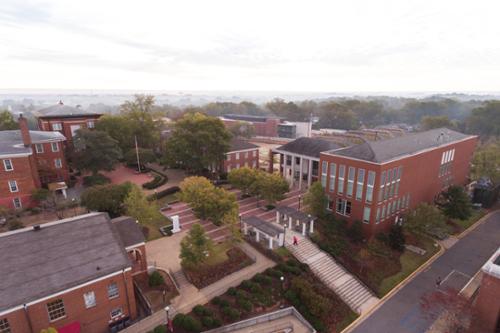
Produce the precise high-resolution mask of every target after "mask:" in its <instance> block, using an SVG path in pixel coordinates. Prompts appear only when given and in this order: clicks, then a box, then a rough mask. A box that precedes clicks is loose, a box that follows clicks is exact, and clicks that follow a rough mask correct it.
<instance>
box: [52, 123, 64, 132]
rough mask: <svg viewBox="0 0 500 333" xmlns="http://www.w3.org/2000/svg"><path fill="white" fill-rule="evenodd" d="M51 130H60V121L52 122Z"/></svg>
mask: <svg viewBox="0 0 500 333" xmlns="http://www.w3.org/2000/svg"><path fill="white" fill-rule="evenodd" d="M52 130H53V131H62V125H61V123H54V124H52Z"/></svg>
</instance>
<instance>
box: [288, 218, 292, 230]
mask: <svg viewBox="0 0 500 333" xmlns="http://www.w3.org/2000/svg"><path fill="white" fill-rule="evenodd" d="M288 229H289V230H292V217H291V216H289V217H288Z"/></svg>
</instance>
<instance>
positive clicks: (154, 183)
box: [142, 174, 167, 190]
mask: <svg viewBox="0 0 500 333" xmlns="http://www.w3.org/2000/svg"><path fill="white" fill-rule="evenodd" d="M166 182H167V177H164V176H162V175H159V174H155V177H154V178H153V179H152V180H151V181H149V182H147V183H144V184H142V187H143V188H145V189H147V190H152V189H155V188H157V187H160V186H162V185H163V184H165V183H166Z"/></svg>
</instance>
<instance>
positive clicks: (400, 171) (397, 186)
mask: <svg viewBox="0 0 500 333" xmlns="http://www.w3.org/2000/svg"><path fill="white" fill-rule="evenodd" d="M402 174H403V167H399V168H398V176H397V178H396V187H395V188H394V195H396V196H397V195H398V193H399V183H400V182H401V175H402Z"/></svg>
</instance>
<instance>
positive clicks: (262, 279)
mask: <svg viewBox="0 0 500 333" xmlns="http://www.w3.org/2000/svg"><path fill="white" fill-rule="evenodd" d="M252 280H253V281H255V282H257V283H260V284H261V285H270V284H271V282H272V280H271V278H270V277H269V276H266V275H264V274H261V273H258V274H256V275H255V276H254V277H253V278H252Z"/></svg>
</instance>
